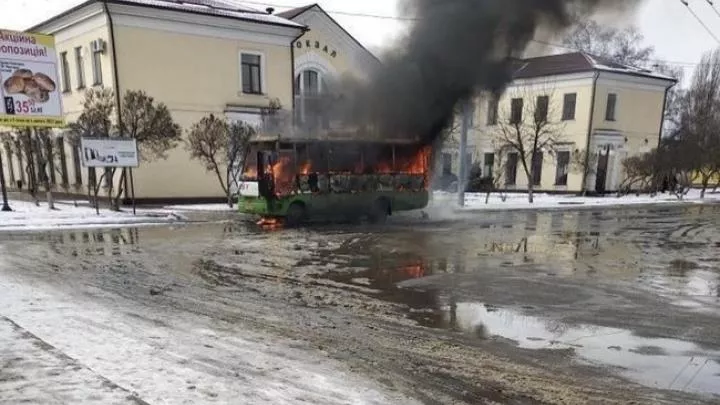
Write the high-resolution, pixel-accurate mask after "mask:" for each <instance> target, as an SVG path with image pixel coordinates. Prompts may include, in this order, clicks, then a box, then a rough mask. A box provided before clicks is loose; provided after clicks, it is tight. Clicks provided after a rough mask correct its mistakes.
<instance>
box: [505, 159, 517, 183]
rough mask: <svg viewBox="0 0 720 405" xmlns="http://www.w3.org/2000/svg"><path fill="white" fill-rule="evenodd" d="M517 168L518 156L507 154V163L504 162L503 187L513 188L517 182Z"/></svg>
mask: <svg viewBox="0 0 720 405" xmlns="http://www.w3.org/2000/svg"><path fill="white" fill-rule="evenodd" d="M517 166H518V154H517V153H515V152H513V153H508V156H507V162H505V185H506V186H514V185H515V183H516V182H517Z"/></svg>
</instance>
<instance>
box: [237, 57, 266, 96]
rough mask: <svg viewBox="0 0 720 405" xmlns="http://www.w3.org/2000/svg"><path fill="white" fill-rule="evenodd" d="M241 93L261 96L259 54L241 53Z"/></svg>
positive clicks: (260, 60)
mask: <svg viewBox="0 0 720 405" xmlns="http://www.w3.org/2000/svg"><path fill="white" fill-rule="evenodd" d="M240 60H241V71H242V78H241V80H242V91H243V93H245V94H262V91H263V89H262V57H261V56H260V55H259V54H252V53H242V54H241V56H240Z"/></svg>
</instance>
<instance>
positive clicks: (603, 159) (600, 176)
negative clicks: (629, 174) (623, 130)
mask: <svg viewBox="0 0 720 405" xmlns="http://www.w3.org/2000/svg"><path fill="white" fill-rule="evenodd" d="M609 159H610V147H607V148H606V149H605V150H604V151H603V153H601V154H600V156H599V157H598V166H597V176H596V180H595V191H596V192H597V193H598V194H605V191H607V190H606V188H607V171H608V161H609Z"/></svg>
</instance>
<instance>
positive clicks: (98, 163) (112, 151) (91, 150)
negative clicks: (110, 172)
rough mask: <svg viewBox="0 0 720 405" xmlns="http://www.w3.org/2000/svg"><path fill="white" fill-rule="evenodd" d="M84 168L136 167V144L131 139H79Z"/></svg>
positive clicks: (137, 163) (137, 160)
mask: <svg viewBox="0 0 720 405" xmlns="http://www.w3.org/2000/svg"><path fill="white" fill-rule="evenodd" d="M80 149H81V150H80V152H81V159H82V164H83V166H84V167H138V165H139V163H140V162H139V161H140V159H138V150H137V143H136V142H135V139H133V138H81V139H80Z"/></svg>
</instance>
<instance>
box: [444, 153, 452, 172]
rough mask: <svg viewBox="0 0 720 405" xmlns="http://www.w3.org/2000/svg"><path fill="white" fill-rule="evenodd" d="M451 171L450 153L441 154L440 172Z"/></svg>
mask: <svg viewBox="0 0 720 405" xmlns="http://www.w3.org/2000/svg"><path fill="white" fill-rule="evenodd" d="M450 173H452V155H451V154H450V153H443V154H442V174H443V175H447V174H450Z"/></svg>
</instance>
